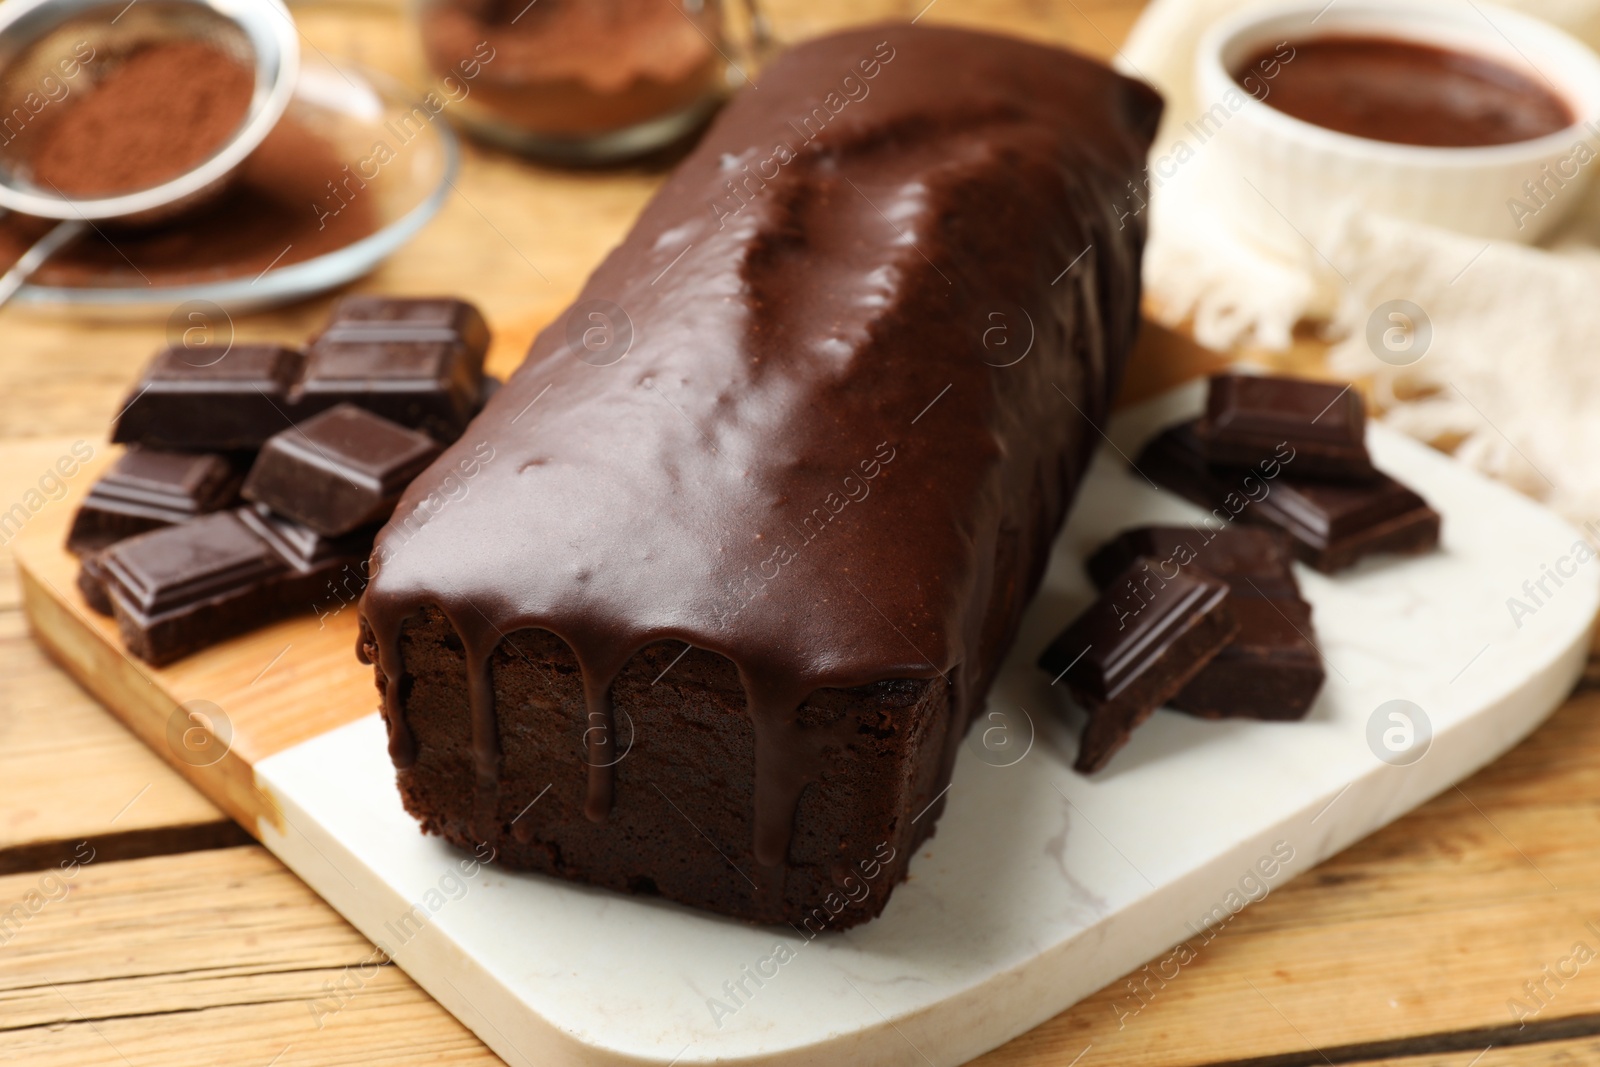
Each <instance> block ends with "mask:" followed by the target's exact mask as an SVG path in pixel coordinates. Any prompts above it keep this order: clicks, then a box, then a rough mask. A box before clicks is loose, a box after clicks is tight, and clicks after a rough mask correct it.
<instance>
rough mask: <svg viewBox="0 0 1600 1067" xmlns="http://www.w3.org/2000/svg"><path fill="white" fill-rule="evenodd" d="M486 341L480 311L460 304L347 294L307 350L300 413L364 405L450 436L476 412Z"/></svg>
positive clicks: (457, 433) (446, 437) (450, 438)
mask: <svg viewBox="0 0 1600 1067" xmlns="http://www.w3.org/2000/svg"><path fill="white" fill-rule="evenodd" d="M488 346H489V329H488V327H487V326H486V325H485V324H484V321H483V316H482V315H481V314H479V312H478V309H477V308H475V307H473V306H472V305H471V304H468V303H465V302H463V301H460V300H443V299H426V300H399V299H392V298H386V297H373V296H361V297H347V298H346V299H345V300H343V301H341V302H340V304H339V306H338V307H337V308H336V309H335V310H334V314H333V318H332V320H331V321H330V322H329V324H328V327H327V328H326V329H325V330H323V332H322V333H321V334H320V335H318V336H317V338H316V339H315V340H314V341H313V342H312V343H311V346H310V348H309V349H308V350H307V357H308V358H307V364H306V373H305V378H304V379H303V380H302V382H301V384H300V394H299V409H298V410H299V412H300V414H301V415H309V414H312V413H314V412H318V411H322V410H325V409H326V408H330V407H332V406H334V405H335V404H339V403H353V404H359V405H360V406H362V407H364V408H366V409H367V410H369V411H373V412H376V413H377V414H379V415H382V416H383V417H384V418H386V419H390V420H392V421H394V422H397V423H400V424H401V425H402V426H412V427H416V428H418V429H421V430H425V431H426V432H428V433H430V434H432V435H433V436H434V437H437V438H438V439H439V440H441V441H447V442H448V441H453V440H455V439H456V438H457V437H459V436H461V431H462V429H463V428H465V426H466V424H467V422H468V420H470V419H471V418H472V416H473V415H475V414H476V413H477V411H478V407H479V404H480V400H481V396H482V392H483V358H484V353H485V352H486V351H487V350H488Z"/></svg>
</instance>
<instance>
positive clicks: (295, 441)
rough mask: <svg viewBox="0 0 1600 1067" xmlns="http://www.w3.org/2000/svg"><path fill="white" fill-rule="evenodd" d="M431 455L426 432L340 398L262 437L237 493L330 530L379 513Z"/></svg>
mask: <svg viewBox="0 0 1600 1067" xmlns="http://www.w3.org/2000/svg"><path fill="white" fill-rule="evenodd" d="M438 454H439V445H438V444H437V443H436V442H435V441H434V440H433V438H431V437H429V436H428V435H426V434H423V433H418V432H417V431H415V430H408V429H406V428H405V427H404V426H400V425H398V424H396V423H393V422H390V421H389V420H388V419H385V418H383V417H382V416H379V415H374V414H373V413H372V412H370V411H366V410H364V409H362V408H358V407H356V406H355V405H353V404H340V405H339V406H338V407H334V408H329V409H328V410H327V411H324V412H323V413H322V414H320V415H314V416H312V417H311V418H309V419H307V420H306V421H305V422H303V423H301V424H300V425H299V426H296V427H294V428H292V429H288V430H285V431H283V432H282V433H280V434H277V435H276V436H274V437H272V438H271V439H270V440H268V441H267V443H266V444H265V445H263V446H262V448H261V454H260V455H259V456H257V457H256V462H255V466H253V467H251V468H250V476H249V478H248V479H246V481H245V483H244V496H245V498H246V499H248V500H255V501H259V502H260V503H263V504H266V505H268V506H269V507H271V508H272V510H274V511H276V512H278V513H279V514H280V515H285V516H288V517H289V518H291V519H295V520H296V521H298V522H302V523H304V524H305V525H307V526H309V527H310V528H311V529H313V530H315V531H316V532H317V533H320V534H325V535H327V536H329V537H336V536H338V535H339V534H346V533H349V532H350V531H351V530H355V529H359V528H360V527H362V526H369V525H371V524H372V523H375V522H379V521H381V520H383V519H387V518H388V517H389V513H390V512H392V511H393V510H394V505H395V502H396V501H397V500H399V499H400V494H401V492H403V491H404V490H405V487H406V486H407V485H409V484H410V483H411V479H413V478H415V477H416V476H417V475H418V474H420V473H421V472H422V469H423V468H424V467H426V466H427V465H428V464H429V463H432V462H433V460H434V458H435V457H436V456H438Z"/></svg>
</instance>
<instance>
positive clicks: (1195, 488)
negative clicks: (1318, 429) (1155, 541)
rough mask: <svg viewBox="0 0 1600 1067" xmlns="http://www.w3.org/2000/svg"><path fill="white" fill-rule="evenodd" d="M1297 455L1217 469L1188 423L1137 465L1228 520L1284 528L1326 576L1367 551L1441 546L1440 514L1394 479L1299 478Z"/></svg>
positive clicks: (1299, 552)
mask: <svg viewBox="0 0 1600 1067" xmlns="http://www.w3.org/2000/svg"><path fill="white" fill-rule="evenodd" d="M1298 458H1299V457H1298V456H1297V455H1296V454H1294V453H1293V452H1288V451H1286V452H1285V453H1284V454H1283V455H1282V456H1280V457H1278V458H1275V459H1271V460H1264V461H1263V462H1262V463H1260V464H1258V465H1257V466H1256V467H1254V468H1247V467H1214V466H1211V465H1210V464H1208V463H1207V462H1206V461H1205V458H1204V456H1203V455H1202V454H1201V452H1200V447H1199V442H1198V441H1197V440H1196V439H1195V436H1194V424H1193V423H1192V422H1186V423H1182V424H1180V425H1177V426H1174V427H1171V428H1170V429H1168V430H1165V431H1163V432H1162V433H1161V434H1159V435H1158V436H1157V437H1156V438H1155V439H1154V440H1153V441H1151V442H1150V443H1149V444H1148V445H1146V446H1145V448H1144V450H1143V451H1142V452H1140V453H1139V458H1138V459H1137V460H1136V461H1135V462H1134V466H1135V467H1136V468H1138V470H1139V471H1140V472H1141V473H1143V474H1144V476H1145V477H1147V478H1149V479H1150V480H1151V481H1153V482H1155V483H1156V484H1157V485H1160V486H1162V487H1164V488H1166V489H1170V490H1171V491H1172V492H1174V493H1177V494H1178V495H1179V496H1181V497H1183V498H1185V499H1186V500H1190V501H1193V502H1194V503H1196V504H1198V505H1200V506H1201V507H1203V508H1210V509H1212V513H1213V515H1214V516H1215V517H1217V518H1218V519H1220V520H1222V521H1224V522H1229V521H1232V520H1234V519H1238V520H1240V521H1243V522H1249V523H1257V524H1265V525H1271V526H1276V527H1278V528H1279V529H1281V530H1283V531H1284V532H1285V533H1287V534H1288V535H1289V536H1290V537H1291V538H1292V539H1293V541H1294V551H1295V555H1296V556H1297V557H1298V558H1300V559H1302V560H1304V561H1305V562H1306V563H1309V564H1310V565H1311V566H1313V567H1315V568H1316V569H1317V570H1319V571H1322V572H1324V573H1328V574H1331V573H1333V572H1334V571H1338V570H1342V569H1343V568H1345V567H1348V566H1350V565H1351V564H1353V563H1355V562H1356V561H1357V560H1359V559H1361V558H1362V557H1364V556H1369V555H1373V554H1376V553H1380V552H1396V553H1413V554H1414V553H1419V552H1427V551H1431V550H1432V549H1433V548H1435V547H1436V546H1437V545H1438V544H1439V513H1438V512H1436V511H1434V510H1433V509H1432V508H1430V507H1429V506H1428V503H1427V501H1425V500H1423V499H1422V497H1420V496H1418V495H1417V494H1416V493H1414V492H1412V491H1411V490H1410V489H1407V488H1406V487H1405V486H1404V485H1402V484H1400V483H1399V482H1397V481H1396V480H1395V479H1393V478H1391V477H1389V476H1388V475H1386V474H1384V473H1382V472H1381V471H1380V472H1378V473H1377V475H1376V477H1375V478H1374V479H1373V480H1371V481H1368V482H1326V481H1317V480H1314V479H1310V478H1301V477H1297V476H1296V475H1294V474H1292V473H1290V472H1291V471H1292V470H1293V469H1294V463H1295V462H1296V461H1297V460H1298Z"/></svg>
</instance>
